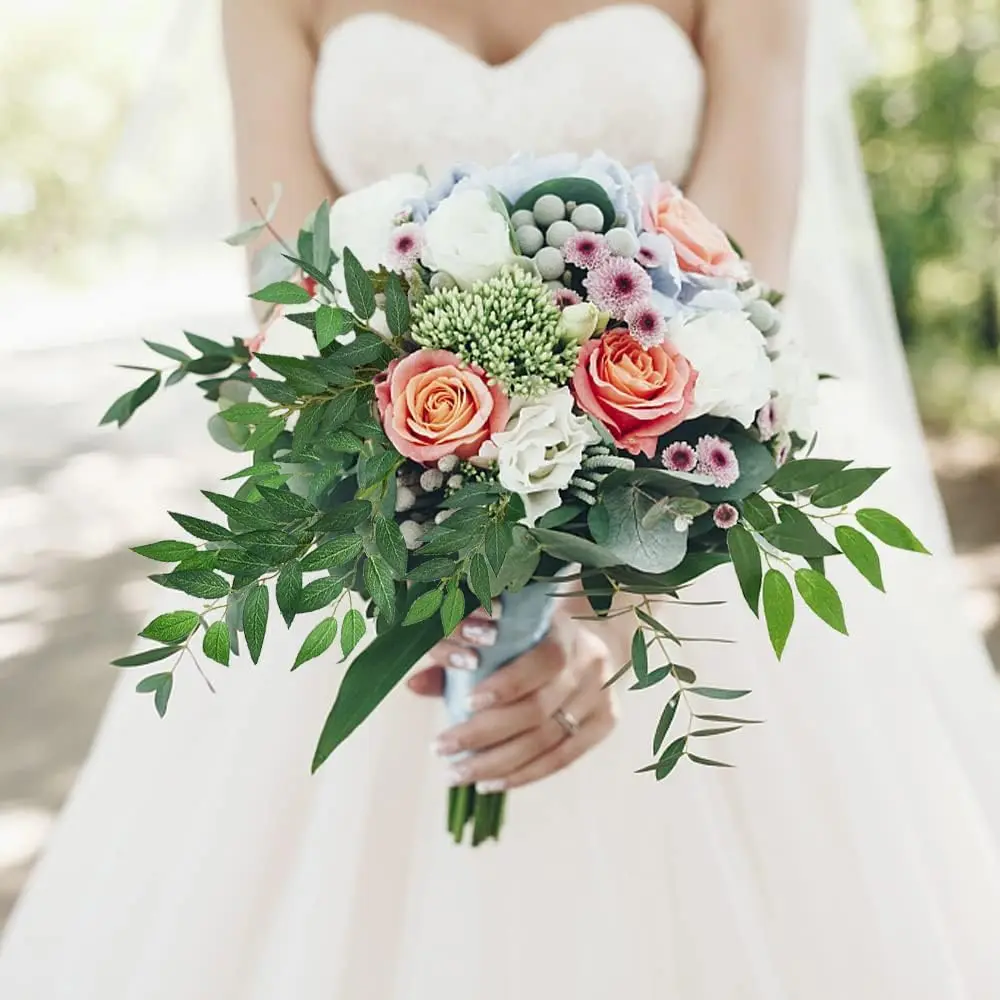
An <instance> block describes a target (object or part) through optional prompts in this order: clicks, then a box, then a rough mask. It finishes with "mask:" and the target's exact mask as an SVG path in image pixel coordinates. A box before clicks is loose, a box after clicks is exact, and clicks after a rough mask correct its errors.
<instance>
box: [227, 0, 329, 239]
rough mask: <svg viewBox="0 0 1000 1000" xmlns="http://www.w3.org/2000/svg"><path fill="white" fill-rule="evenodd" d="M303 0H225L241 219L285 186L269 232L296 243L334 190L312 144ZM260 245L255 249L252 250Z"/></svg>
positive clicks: (312, 62)
mask: <svg viewBox="0 0 1000 1000" xmlns="http://www.w3.org/2000/svg"><path fill="white" fill-rule="evenodd" d="M312 6H313V5H312V4H311V3H310V2H309V0H223V5H222V8H223V32H224V39H225V50H226V64H227V67H228V71H229V84H230V90H231V96H232V105H233V122H234V130H235V138H236V170H237V181H238V187H239V199H240V216H241V217H242V218H249V217H250V200H251V199H255V200H256V201H257V202H258V203H259V204H260V205H262V206H264V207H266V206H267V204H268V203H269V202H270V200H271V190H272V186H273V185H274V183H275V182H278V183H280V184H281V185H282V186H283V188H284V193H283V194H282V197H281V201H280V203H279V205H278V211H277V213H276V215H275V218H274V223H273V225H274V228H275V229H276V230H277V232H278V233H280V234H281V235H282V236H283V237H285V238H287V239H291V240H293V241H294V238H295V236H296V235H297V234H298V231H299V228H300V226H301V225H302V223H303V222H304V221H305V219H306V217H307V216H308V215H309V213H310V212H312V211H314V210H315V209H316V207H317V206H318V205H319V204H320V202H322V201H323V199H324V198H333V197H334V196H335V195H336V192H335V190H334V188H333V185H332V184H331V182H330V178H329V177H328V176H327V174H326V171H325V170H324V169H323V166H322V164H321V163H320V160H319V156H318V155H317V153H316V148H315V145H314V144H313V139H312V129H311V124H310V109H311V105H312V86H313V74H314V72H315V69H316V52H315V46H314V44H313V41H312V37H313V30H312V25H311V24H310V21H309V17H310V13H311V9H312ZM262 242H263V238H262ZM257 247H259V244H258V245H257Z"/></svg>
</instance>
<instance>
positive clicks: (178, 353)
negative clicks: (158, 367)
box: [143, 340, 191, 365]
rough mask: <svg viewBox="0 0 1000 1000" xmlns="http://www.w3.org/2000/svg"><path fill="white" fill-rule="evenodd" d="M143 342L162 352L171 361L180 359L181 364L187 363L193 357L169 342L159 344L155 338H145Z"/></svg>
mask: <svg viewBox="0 0 1000 1000" xmlns="http://www.w3.org/2000/svg"><path fill="white" fill-rule="evenodd" d="M143 343H144V344H145V345H146V346H147V347H148V348H150V349H151V350H154V351H156V353H157V354H162V355H163V356H164V357H165V358H170V360H171V361H178V362H180V364H182V365H184V364H187V363H188V362H189V361H190V360H191V358H190V356H189V355H187V354H185V353H184V352H183V351H182V350H181V349H180V348H178V347H171V346H170V345H169V344H158V343H157V342H156V341H155V340H143Z"/></svg>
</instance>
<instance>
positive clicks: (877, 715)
mask: <svg viewBox="0 0 1000 1000" xmlns="http://www.w3.org/2000/svg"><path fill="white" fill-rule="evenodd" d="M609 51H611V52H617V53H619V54H618V55H616V56H614V57H613V58H610V59H609V58H608V57H607V55H606V53H607V52H609ZM703 88H704V84H703V73H702V67H701V66H700V64H699V61H698V58H697V56H696V54H695V52H694V50H693V48H692V47H691V44H690V43H689V41H688V39H687V37H686V36H685V35H684V34H683V32H682V31H680V29H679V28H678V27H677V26H676V25H675V24H674V23H673V22H671V21H670V20H668V19H667V18H666V17H665V16H664V15H662V14H661V13H659V12H657V11H656V10H655V9H654V8H652V7H649V6H644V5H638V4H622V5H619V6H617V7H612V8H608V9H605V10H602V11H600V12H598V13H595V14H592V15H587V16H584V17H579V18H576V19H574V20H572V21H569V22H566V23H563V24H561V25H559V26H557V27H555V28H553V29H551V30H550V31H549V32H547V33H546V34H545V35H544V36H543V37H542V38H541V39H540V40H539V41H538V42H537V43H536V44H535V45H533V46H532V47H531V48H530V49H529V50H528V51H527V52H526V53H525V54H524V55H522V56H520V57H519V58H517V59H515V60H514V61H512V62H510V63H508V64H506V65H504V66H501V67H499V68H495V69H494V68H489V67H487V66H485V65H483V64H482V63H481V62H480V61H479V60H477V59H475V58H474V57H472V56H471V55H469V54H468V53H466V52H464V51H461V50H460V49H457V48H456V47H455V46H454V45H452V44H450V43H449V42H447V41H445V40H444V39H443V38H441V37H440V36H438V35H436V34H434V33H433V32H430V31H428V30H426V29H424V28H422V27H419V26H418V25H416V24H411V23H407V22H404V21H401V20H398V19H395V18H391V17H388V16H383V15H363V16H359V17H355V18H352V19H350V20H348V21H346V22H345V23H343V24H341V25H340V26H339V27H338V28H336V29H335V30H334V31H333V32H332V33H331V34H330V36H329V38H328V39H327V40H326V43H325V45H324V46H323V49H322V53H321V56H320V61H319V66H318V69H317V76H316V83H315V114H314V124H315V133H316V141H317V145H318V147H319V149H320V151H321V153H322V155H323V157H324V159H325V161H326V163H327V166H328V167H329V170H330V173H331V174H332V175H333V177H334V178H335V179H336V181H337V183H338V184H339V185H340V186H341V187H342V188H343V189H346V190H350V189H352V188H355V187H357V186H359V185H364V184H367V183H369V182H371V181H374V180H376V179H377V178H379V177H381V176H383V175H385V174H387V173H389V172H392V171H395V170H406V169H411V168H412V167H413V166H414V165H416V164H423V165H424V166H426V168H427V169H428V170H429V171H430V172H432V173H433V172H435V171H436V170H439V169H441V168H443V167H445V166H447V165H448V164H449V163H451V162H452V161H455V160H468V159H473V160H480V161H483V162H487V163H489V162H496V161H499V160H501V159H503V158H505V157H507V156H508V155H510V154H512V153H514V152H515V151H518V150H524V149H527V150H533V151H536V152H538V153H546V152H553V151H557V150H564V149H567V148H569V149H577V150H580V151H581V152H587V151H590V150H592V149H594V148H598V147H600V148H603V149H604V150H606V151H607V152H608V153H610V154H612V155H613V156H616V157H618V158H620V159H621V160H623V161H625V162H632V163H636V162H641V161H647V160H653V161H655V162H656V163H657V165H658V166H659V168H660V171H661V173H662V174H664V175H666V176H671V177H675V178H680V177H682V176H683V175H684V173H685V170H686V169H687V166H688V164H689V161H690V159H691V156H692V152H693V150H694V148H695V145H696V141H697V135H698V130H699V119H700V112H701V107H702V99H703ZM829 201H830V195H829V191H827V193H826V196H825V197H824V196H820V197H818V198H815V199H813V200H812V201H811V202H810V203H809V204H807V205H806V215H807V216H809V214H810V213H813V214H815V213H817V212H823V211H830V212H833V213H836V211H837V205H836V202H835V200H834V203H833V204H832V205H831V204H825V203H826V202H829ZM823 251H824V253H826V254H828V258H827V259H828V260H830V259H832V257H833V255H834V253H835V251H836V248H835V247H831V246H824V248H823ZM805 252H806V251H803V253H805ZM804 271H805V269H804V268H802V267H800V268H799V273H800V276H801V277H800V280H798V281H797V283H796V285H795V287H794V288H793V298H795V297H797V298H798V303H797V305H798V310H799V321H800V322H802V323H803V324H804V327H805V329H806V333H807V335H808V336H809V337H810V338H811V347H812V349H813V350H814V354H815V355H816V356H817V358H819V359H820V361H821V363H822V364H823V365H824V367H833V368H835V369H837V370H841V371H843V372H844V373H845V381H844V385H845V386H846V390H845V391H847V392H848V394H849V396H848V397H847V398H849V400H850V402H849V405H845V404H844V402H843V400H844V398H845V397H841V403H840V404H838V408H837V410H836V411H834V413H835V416H836V424H837V428H839V430H837V429H835V428H834V427H833V426H832V424H831V425H828V427H827V431H828V432H829V436H828V442H832V444H831V445H830V446H831V447H832V448H833V450H836V449H837V448H838V447H841V446H842V447H843V448H844V449H845V451H846V453H847V454H852V455H853V454H864V453H865V452H866V451H867V452H871V451H873V450H874V451H876V452H880V453H881V457H882V458H883V459H885V458H887V457H888V458H889V460H890V461H892V462H894V463H895V465H896V471H895V472H894V474H893V476H892V477H891V481H890V482H889V483H888V484H887V485H886V487H885V494H886V503H887V504H888V505H891V506H892V507H893V509H896V510H898V511H899V512H900V513H903V514H905V515H906V516H908V517H910V519H911V520H913V521H914V523H915V525H916V526H917V527H919V529H920V530H921V531H922V532H923V534H924V535H925V537H927V538H929V539H933V540H934V544H935V547H936V548H938V549H939V550H941V551H942V552H945V553H946V551H947V541H946V539H945V537H944V532H943V530H942V527H941V520H940V512H939V510H938V508H937V506H936V502H935V500H934V499H933V494H932V490H931V487H930V485H929V482H930V476H929V469H928V467H927V464H926V461H925V459H924V458H923V457H922V454H921V453H920V451H919V448H918V447H917V446H916V445H914V444H913V443H912V442H913V441H914V440H915V437H916V424H915V421H914V418H913V415H912V410H911V409H910V408H909V403H904V404H900V407H901V408H900V407H897V408H896V409H894V410H889V409H887V406H886V399H887V398H888V396H887V392H888V390H887V385H888V383H887V380H889V379H891V378H893V377H895V376H892V375H891V374H889V369H888V368H886V369H885V370H879V371H877V372H875V373H872V372H870V371H869V372H868V375H867V381H866V379H865V378H864V377H863V376H864V375H865V365H864V364H862V363H861V362H860V361H859V360H858V359H857V358H856V357H854V355H852V353H851V351H850V350H849V349H848V348H847V347H846V346H845V345H846V344H847V342H848V341H847V336H846V332H847V331H848V330H849V329H851V323H850V317H848V316H846V314H845V313H844V308H845V306H844V303H843V302H841V301H839V300H838V301H837V302H834V303H829V302H824V301H823V299H822V288H823V286H824V285H825V284H826V282H825V280H824V279H823V276H819V275H816V274H812V281H810V280H809V279H810V275H809V274H805V273H804ZM838 323H839V326H838ZM859 350H862V351H863V350H864V347H863V346H862V348H859ZM873 374H874V376H876V377H873ZM901 398H903V399H907V398H908V397H906V396H905V395H903V396H901ZM876 431H877V433H876ZM873 442H874V443H873ZM893 442H897V443H898V442H905V447H904V445H903V444H902V443H900V444H898V447H895V446H894V445H893ZM883 447H889V448H890V452H889V454H888V455H887V454H886V453H884V452H881V451H880V449H882V448H883ZM918 498H923V499H919V502H918ZM915 508H916V509H915ZM886 563H887V577H888V583H889V588H890V596H889V597H888V598H885V599H883V598H882V597H881V596H880V595H878V594H876V593H874V591H872V590H871V589H870V588H868V587H867V585H866V584H864V583H863V582H861V583H857V584H855V583H852V582H851V578H850V577H849V576H848V575H847V574H844V576H843V579H842V580H841V581H840V583H841V586H842V587H843V589H844V591H845V592H846V594H845V596H846V598H847V602H848V608H849V617H850V624H851V628H852V637H851V639H850V640H842V639H840V638H838V637H835V636H833V635H832V633H830V632H829V631H828V630H826V629H825V628H824V627H823V626H819V625H816V626H814V625H813V623H811V622H809V621H806V620H803V621H802V622H801V625H800V626H799V629H798V633H797V636H796V637H795V638H794V640H793V646H792V648H791V650H790V653H789V655H788V656H787V657H786V659H785V660H784V662H783V663H782V664H781V665H780V666H778V665H777V664H776V663H775V662H774V660H773V657H772V655H771V654H770V652H769V650H768V649H767V646H766V642H765V640H764V638H763V636H762V635H761V632H762V629H761V627H760V624H759V623H758V622H757V621H755V620H754V619H752V618H751V617H750V616H749V615H748V614H747V613H746V612H745V609H744V608H742V607H741V605H740V601H739V599H738V597H737V596H736V595H735V592H734V589H733V588H731V587H729V586H727V585H726V583H725V579H724V578H722V577H721V576H720V578H719V579H715V578H710V579H709V580H708V581H706V582H704V583H703V585H702V586H701V593H702V595H703V596H708V597H711V598H719V597H720V596H721V597H724V598H729V597H735V598H736V599H735V600H733V601H731V603H730V604H729V606H727V607H725V608H721V609H696V608H685V609H677V620H678V623H679V624H678V628H679V629H680V630H681V631H688V632H689V633H691V632H693V633H695V634H705V633H706V632H707V633H714V634H724V635H727V636H729V637H731V638H735V639H737V640H739V645H737V646H728V647H713V646H704V645H702V646H692V647H691V648H690V649H689V650H688V653H687V655H688V656H689V662H690V664H691V666H692V667H694V668H696V669H697V670H698V671H699V673H700V674H702V675H703V676H705V677H711V678H712V679H713V680H714V681H718V682H720V683H727V682H734V683H736V684H740V683H742V682H745V683H746V686H749V687H752V688H754V691H755V693H754V696H753V699H752V703H751V704H749V705H748V706H747V710H748V711H749V712H753V713H755V714H757V715H759V716H761V717H764V718H766V719H767V724H766V725H763V726H759V727H755V728H754V729H753V730H752V731H745V732H744V733H742V734H740V735H738V736H735V737H729V738H728V739H730V740H732V741H733V742H732V745H731V747H729V746H725V747H721V748H720V749H719V752H720V753H722V754H725V753H727V751H728V752H729V756H731V757H732V758H733V759H735V760H737V761H738V763H739V765H740V766H739V768H738V769H736V770H734V771H725V772H722V771H708V770H698V769H696V768H694V767H691V768H687V769H683V768H682V769H680V770H679V771H678V772H676V773H675V775H674V776H672V777H671V779H670V780H669V781H668V782H666V783H664V784H663V785H655V784H654V783H652V782H650V781H648V780H647V777H648V776H641V777H640V776H635V775H634V774H633V773H632V772H633V770H634V769H635V768H636V767H637V766H640V765H642V764H644V763H646V762H647V760H648V754H649V746H648V741H649V737H650V734H651V732H652V730H653V728H654V726H655V720H656V717H657V715H658V713H659V709H660V703H659V697H658V696H657V694H656V693H635V694H627V695H626V696H625V716H624V719H623V721H622V724H621V725H620V727H619V729H618V732H617V734H616V735H615V736H614V737H613V738H612V739H611V740H609V741H608V742H607V744H606V745H604V746H602V747H601V748H600V749H599V750H597V751H595V752H594V753H592V754H591V755H589V756H588V757H587V758H586V759H585V760H584V761H582V762H581V763H580V764H579V765H577V766H575V767H574V768H572V769H570V770H569V771H568V772H566V773H564V774H561V775H559V776H557V777H555V778H553V779H552V780H550V781H547V782H545V783H543V784H541V785H538V786H536V787H532V788H530V789H526V790H524V791H521V792H518V793H517V794H516V795H515V796H514V797H513V800H512V802H511V805H510V818H509V823H508V826H507V829H506V830H505V833H504V840H503V843H502V844H501V845H500V847H499V848H498V849H496V848H493V847H489V848H485V849H481V850H478V851H471V850H467V849H466V850H459V849H456V848H455V847H454V846H452V845H451V844H450V843H449V841H448V840H447V838H446V836H445V831H444V825H443V818H444V814H443V804H444V796H445V783H444V779H443V773H442V768H441V765H440V764H439V762H438V761H436V760H434V759H432V756H431V754H430V752H429V751H428V750H427V749H426V748H427V747H429V744H430V741H431V738H432V737H433V735H434V734H435V732H436V731H437V730H438V728H439V727H440V725H441V723H442V719H441V715H440V709H439V707H438V706H437V705H435V704H432V703H428V702H424V701H420V700H417V699H414V698H412V697H410V696H409V695H408V694H407V693H406V692H399V693H398V694H397V695H396V696H393V697H392V698H390V699H389V701H388V702H387V704H386V705H385V706H384V707H383V710H382V711H381V712H380V713H379V714H378V715H377V716H376V718H375V719H374V720H373V721H371V722H370V723H369V724H367V725H366V726H365V727H364V728H363V729H362V731H360V732H359V733H358V734H357V735H355V736H354V737H352V739H351V741H349V742H348V744H347V745H346V746H345V747H344V748H342V749H341V750H340V751H338V753H337V754H336V755H334V757H333V758H332V759H331V761H330V762H329V763H328V764H327V765H326V766H325V767H324V769H323V770H322V771H321V773H320V774H319V775H318V776H316V777H310V775H309V761H310V755H311V752H312V748H313V738H314V736H315V734H316V733H318V731H319V729H320V726H321V723H322V720H323V717H324V715H325V713H326V711H327V709H328V706H329V704H330V702H331V699H332V698H333V695H334V692H335V690H336V686H337V682H338V670H337V669H333V667H332V664H329V663H328V664H323V663H319V662H317V663H314V664H310V665H309V666H308V667H306V668H304V669H303V670H301V671H299V672H297V673H296V674H294V675H290V674H289V673H288V671H287V665H288V663H289V661H290V659H291V657H292V655H293V653H294V650H295V649H297V647H298V643H299V640H300V639H301V636H300V635H298V636H296V635H293V636H292V637H291V639H289V640H287V641H286V642H282V640H281V639H279V638H278V636H277V635H275V636H274V637H273V638H272V640H270V642H271V644H270V648H269V649H267V650H266V651H265V657H264V661H263V662H262V664H261V665H260V666H258V667H256V668H254V667H251V666H249V665H248V664H241V665H239V667H237V668H233V669H231V670H229V671H228V672H225V673H224V672H222V671H221V670H220V671H219V674H220V676H219V677H218V678H217V680H218V683H219V686H220V688H221V691H220V693H219V695H218V696H217V697H214V698H213V697H211V696H210V695H208V694H207V693H206V692H205V691H204V689H203V687H202V686H201V684H200V682H199V681H198V679H197V678H188V677H184V678H181V681H182V682H181V683H179V686H178V689H177V690H176V691H175V694H174V699H173V703H172V706H171V710H170V713H169V714H168V717H167V719H166V720H165V721H164V722H163V723H162V724H159V723H157V721H156V720H155V719H154V718H153V717H152V715H151V712H150V706H149V705H148V703H147V702H146V701H145V699H141V698H139V697H137V696H136V695H134V694H133V693H132V690H131V685H130V684H129V683H128V681H126V682H124V684H123V687H121V688H119V690H118V692H117V693H116V695H115V697H114V699H113V701H112V703H111V706H110V708H109V711H108V715H107V718H106V720H105V722H104V725H103V727H102V729H101V732H100V735H99V737H98V739H97V742H96V745H95V747H94V750H93V754H92V756H91V759H90V761H89V763H88V764H87V766H86V768H85V769H84V772H83V774H82V777H81V778H80V781H79V784H78V786H77V788H76V790H75V792H74V794H73V796H72V799H71V801H70V803H69V804H68V806H67V808H66V810H65V813H64V815H63V817H62V820H61V823H60V825H59V827H58V829H57V831H56V833H55V835H54V837H53V839H52V841H51V844H50V846H49V848H48V850H47V853H46V855H45V857H44V858H43V860H42V861H41V863H40V864H39V865H38V867H37V870H36V871H35V873H34V876H33V878H32V880H31V883H30V886H29V888H28V890H27V892H26V893H25V895H24V897H23V899H22V901H21V904H20V906H19V908H18V909H17V910H16V912H15V914H14V917H13V919H12V922H11V925H10V927H9V932H8V935H7V937H6V940H5V941H4V944H3V947H2V949H0V997H2V998H3V1000H332V998H336V1000H554V998H557V1000H609V998H612V997H613V998H622V1000H652V998H654V997H656V998H660V1000H889V998H899V1000H995V998H997V997H1000V837H998V834H1000V694H998V691H997V688H996V686H995V684H994V682H993V680H992V677H991V675H990V669H989V666H988V664H987V661H986V658H985V656H984V654H983V651H982V649H981V647H980V645H979V643H978V641H977V639H976V638H975V636H974V635H973V633H972V631H971V630H970V629H968V628H966V627H965V626H963V625H962V624H960V622H961V611H960V609H959V608H958V604H957V601H956V597H957V593H958V591H957V588H956V586H955V583H954V580H953V573H952V567H951V565H950V559H949V557H948V556H947V555H946V554H944V555H942V556H941V557H940V558H939V559H938V560H936V561H933V562H932V561H930V560H927V561H923V562H920V561H919V560H917V559H916V558H915V557H910V556H906V555H902V554H899V555H898V557H890V558H888V559H887V560H886Z"/></svg>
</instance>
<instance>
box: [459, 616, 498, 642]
mask: <svg viewBox="0 0 1000 1000" xmlns="http://www.w3.org/2000/svg"><path fill="white" fill-rule="evenodd" d="M462 638H463V639H465V641H466V642H471V643H472V644H473V645H474V646H495V645H496V641H497V627H496V625H493V624H492V623H490V622H479V621H471V622H466V623H465V624H464V625H463V626H462Z"/></svg>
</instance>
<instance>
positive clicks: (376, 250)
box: [330, 174, 427, 289]
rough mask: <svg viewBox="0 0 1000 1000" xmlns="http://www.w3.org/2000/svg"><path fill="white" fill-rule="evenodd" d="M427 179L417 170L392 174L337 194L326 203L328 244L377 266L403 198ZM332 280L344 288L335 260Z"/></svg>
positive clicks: (411, 195)
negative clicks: (347, 250)
mask: <svg viewBox="0 0 1000 1000" xmlns="http://www.w3.org/2000/svg"><path fill="white" fill-rule="evenodd" d="M426 190H427V179H426V178H424V177H421V176H420V175H419V174H394V175H393V176H391V177H387V178H386V179H385V180H383V181H379V182H378V183H377V184H372V185H370V186H369V187H365V188H361V189H360V190H358V191H352V192H350V193H349V194H343V195H341V196H340V197H339V198H338V199H337V200H336V201H335V202H334V203H333V204H332V205H331V206H330V246H331V247H332V248H333V252H334V253H335V254H337V256H338V257H340V256H343V252H344V247H345V246H346V247H350V249H351V252H352V253H353V254H354V256H355V257H357V258H358V260H359V261H361V264H362V266H363V267H365V268H367V269H368V270H371V271H374V270H377V269H378V267H379V265H381V264H385V263H387V262H388V258H389V251H390V245H389V244H390V236H391V235H392V230H393V225H394V220H395V217H396V216H397V215H398V214H399V212H400V211H402V209H403V208H404V207H405V206H406V203H407V201H409V200H410V199H413V198H419V197H421V196H422V195H423V194H424V192H426ZM332 280H333V284H334V286H335V287H336V288H338V289H343V288H344V268H343V264H341V263H339V262H338V264H337V266H336V267H335V268H334V271H333V277H332Z"/></svg>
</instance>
